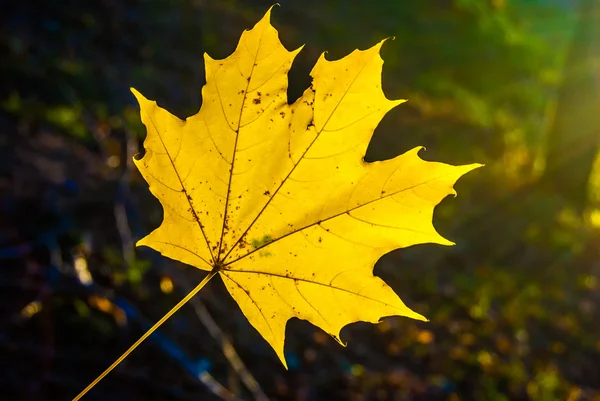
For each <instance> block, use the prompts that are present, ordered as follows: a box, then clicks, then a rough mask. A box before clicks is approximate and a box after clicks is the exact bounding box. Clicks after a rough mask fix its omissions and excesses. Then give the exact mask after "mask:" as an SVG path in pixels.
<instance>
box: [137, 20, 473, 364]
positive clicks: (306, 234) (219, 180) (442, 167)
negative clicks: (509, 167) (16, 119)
mask: <svg viewBox="0 0 600 401" xmlns="http://www.w3.org/2000/svg"><path fill="white" fill-rule="evenodd" d="M269 18H270V11H268V12H267V13H266V15H265V16H264V17H263V18H262V20H261V21H260V22H258V23H257V24H256V25H255V26H254V28H253V29H252V30H250V31H245V32H244V33H243V34H242V37H241V39H240V42H239V44H238V46H237V48H236V50H235V51H234V53H233V54H232V55H230V56H229V57H227V58H226V59H224V60H213V59H212V58H210V57H209V56H205V62H206V85H205V86H204V88H203V89H202V97H203V103H202V107H201V109H200V111H199V112H198V114H196V115H193V116H191V117H189V118H187V119H186V120H185V121H181V120H180V119H179V118H177V117H175V116H173V115H172V114H170V113H169V112H168V111H166V110H165V109H162V108H160V107H158V106H157V105H156V102H153V101H150V100H147V99H146V98H145V97H143V96H142V95H141V94H140V93H139V92H137V91H136V90H134V89H132V90H133V93H134V94H135V96H136V97H137V99H138V101H139V103H140V107H141V116H142V121H143V123H144V124H145V126H146V128H147V138H146V140H145V142H144V147H145V154H144V156H143V157H142V158H141V159H139V160H135V164H136V166H137V167H138V169H139V171H140V172H141V174H142V175H143V177H144V178H145V179H146V181H147V182H148V183H149V186H150V191H151V192H152V194H153V195H154V196H156V197H157V198H158V199H159V200H160V202H161V204H162V206H163V210H164V219H163V222H162V224H161V225H160V227H158V228H157V229H156V230H154V231H153V232H152V233H151V234H150V235H148V236H146V237H145V238H143V239H142V240H140V241H139V242H138V245H145V246H149V247H151V248H154V249H155V250H157V251H159V252H160V253H162V254H163V255H164V256H166V257H169V258H172V259H176V260H179V261H182V262H185V263H187V264H190V265H192V266H195V267H197V268H199V269H202V270H206V271H209V272H211V274H218V275H219V276H220V277H221V278H222V280H223V282H224V283H225V286H226V288H227V290H228V291H229V293H230V294H231V296H232V297H233V298H234V299H235V301H236V302H237V303H238V305H239V306H240V308H241V310H242V312H243V313H244V315H245V316H246V318H247V319H248V321H249V322H250V323H251V324H252V326H254V327H255V328H256V330H258V332H259V333H260V334H261V335H262V336H263V337H264V338H265V340H266V341H267V342H268V343H269V344H270V345H271V346H272V347H273V349H274V350H275V352H276V353H277V355H278V356H279V358H280V360H281V361H282V363H283V364H284V365H285V364H286V361H285V357H284V353H283V349H284V337H285V327H286V323H287V321H288V320H289V319H290V318H293V317H297V318H299V319H304V320H308V321H309V322H311V323H313V324H314V325H316V326H318V327H320V328H322V329H323V330H325V331H326V332H327V333H329V334H331V335H332V336H333V337H334V338H335V339H337V340H338V341H339V342H340V343H341V340H340V337H339V333H340V330H341V329H342V327H344V326H345V325H347V324H349V323H352V322H357V321H367V322H374V323H375V322H379V321H380V319H381V318H382V317H384V316H391V315H402V316H408V317H411V318H414V319H419V320H425V319H424V317H423V316H421V315H420V314H418V313H415V312H413V311H412V310H411V309H409V308H408V307H407V306H406V305H405V304H404V303H403V302H402V301H401V300H400V298H399V297H398V296H397V295H396V294H395V293H394V291H393V290H392V289H391V288H390V287H389V286H388V285H387V284H385V283H384V282H383V280H381V279H380V278H378V277H375V276H373V266H374V264H375V262H376V261H377V260H378V259H379V258H380V257H381V256H382V255H383V254H385V253H387V252H389V251H391V250H394V249H397V248H401V247H407V246H410V245H414V244H422V243H438V244H443V245H451V244H452V243H451V242H450V241H448V240H446V239H444V238H443V237H442V236H440V235H439V234H438V233H437V232H436V230H435V229H434V227H433V225H432V216H433V210H434V207H435V206H436V205H437V204H438V203H439V202H440V201H441V200H442V199H443V198H444V197H446V196H447V195H448V194H455V192H454V190H453V185H454V183H455V182H456V180H457V179H458V178H459V177H461V176H462V175H463V174H465V173H467V172H468V171H470V170H472V169H474V168H476V167H478V166H480V165H479V164H470V165H465V166H451V165H448V164H443V163H435V162H427V161H424V160H422V159H420V158H419V156H418V155H417V153H418V152H419V150H420V149H421V148H415V149H413V150H410V151H408V152H407V153H405V154H403V155H401V156H398V157H396V158H394V159H391V160H386V161H381V162H374V163H367V162H365V161H364V160H363V156H364V154H365V152H366V149H367V145H368V143H369V141H370V139H371V136H372V134H373V130H374V129H375V127H376V126H377V124H378V123H379V121H380V120H381V119H382V118H383V116H384V115H385V114H386V113H387V112H388V111H389V110H390V109H392V108H393V107H395V106H397V105H399V104H400V103H402V102H404V100H394V101H392V100H388V99H387V98H386V97H385V95H384V94H383V91H382V88H381V70H382V65H383V60H382V59H381V57H380V55H379V50H380V48H381V46H382V44H383V41H382V42H380V43H378V44H377V45H375V46H373V47H372V48H370V49H368V50H364V51H358V50H355V51H354V52H352V53H351V54H350V55H348V56H346V57H344V58H343V59H341V60H337V61H328V60H326V59H325V56H324V55H323V56H321V58H320V59H319V60H318V61H317V63H316V65H315V67H314V68H313V70H312V72H311V77H312V78H313V81H312V85H311V87H310V88H309V89H307V90H306V91H305V92H304V94H303V95H302V96H301V97H300V98H299V99H298V100H297V101H296V102H295V103H294V104H292V105H289V104H288V102H287V95H286V93H287V84H288V80H287V73H288V71H289V69H290V67H291V65H292V61H293V60H294V57H295V56H296V55H297V54H298V52H299V51H300V49H297V50H295V51H292V52H289V51H287V50H286V49H285V47H284V46H283V45H282V44H281V42H280V41H279V37H278V33H277V31H276V30H275V28H273V27H272V26H271V24H270V21H269ZM211 277H212V276H211Z"/></svg>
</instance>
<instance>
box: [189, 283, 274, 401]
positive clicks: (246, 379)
mask: <svg viewBox="0 0 600 401" xmlns="http://www.w3.org/2000/svg"><path fill="white" fill-rule="evenodd" d="M186 287H190V289H191V286H186ZM186 291H187V288H186ZM190 303H191V304H192V307H193V308H194V311H195V312H196V315H197V316H198V319H200V321H201V322H202V324H204V326H205V327H206V329H207V330H208V332H209V333H210V335H211V336H212V338H214V339H215V341H216V342H217V343H218V344H219V345H220V346H221V349H222V350H223V354H224V355H225V357H226V358H227V360H228V361H229V364H230V365H231V367H233V369H234V370H235V372H236V373H237V375H238V376H239V377H240V379H241V380H242V382H243V383H244V385H245V386H246V387H247V388H248V390H250V392H251V393H252V395H253V396H254V398H255V399H256V400H257V401H268V400H269V399H268V398H267V396H266V394H265V393H264V392H263V390H262V389H261V388H260V386H259V384H258V382H257V381H256V379H254V376H252V374H251V373H250V371H249V370H248V369H247V368H246V366H245V365H244V363H243V362H242V360H241V359H240V357H239V355H238V354H237V352H236V350H235V348H234V347H233V344H232V343H231V341H229V339H228V338H227V336H225V334H224V333H223V331H222V330H221V328H220V327H219V326H218V325H217V323H216V322H215V321H214V319H213V318H212V316H211V315H210V313H209V312H208V310H207V309H206V307H205V306H204V304H203V303H202V301H201V300H200V299H199V298H197V297H196V298H192V300H191V301H190Z"/></svg>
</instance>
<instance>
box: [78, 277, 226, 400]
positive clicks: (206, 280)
mask: <svg viewBox="0 0 600 401" xmlns="http://www.w3.org/2000/svg"><path fill="white" fill-rule="evenodd" d="M215 274H217V270H213V271H211V272H210V273H208V274H207V275H206V276H205V277H204V279H203V280H202V281H201V282H200V284H198V285H197V286H196V287H195V288H194V289H193V290H192V291H190V292H189V293H188V294H187V295H186V296H185V297H184V298H183V299H182V300H181V301H179V303H177V305H175V306H174V307H173V308H172V309H171V310H170V311H168V312H167V313H166V314H165V315H164V316H163V317H162V318H161V319H160V320H159V321H158V322H156V323H155V324H154V326H152V327H150V328H149V329H148V331H146V332H145V333H144V334H143V335H142V336H141V337H140V338H139V339H138V340H137V341H136V342H135V343H133V345H132V346H131V347H129V349H128V350H127V351H125V352H124V353H123V355H121V356H120V357H119V358H118V359H117V360H116V361H114V362H113V364H112V365H110V366H109V367H108V368H107V369H106V370H105V371H104V372H102V373H101V374H100V376H98V377H97V378H96V379H95V380H94V381H93V382H91V383H90V384H89V385H88V386H87V387H86V388H84V389H83V391H82V392H81V393H79V394H78V395H77V396H76V397H75V398H73V401H78V400H79V399H81V397H83V396H84V395H86V394H87V392H88V391H90V390H91V389H92V388H93V387H94V386H95V385H96V384H98V383H99V382H100V380H102V379H104V377H105V376H106V375H108V374H109V373H110V372H111V371H112V370H113V369H114V368H116V367H117V365H119V364H120V363H121V362H123V360H124V359H125V358H127V357H128V356H129V354H131V353H132V352H133V350H134V349H136V348H137V347H138V346H139V345H140V344H141V343H142V342H143V341H144V340H145V339H146V338H148V337H150V335H151V334H152V333H154V332H155V331H156V329H158V328H159V327H160V326H161V325H162V324H163V323H164V322H166V321H167V320H168V319H169V318H170V317H171V316H173V314H175V312H177V311H178V310H179V309H180V308H181V307H182V306H183V305H185V304H186V303H188V301H189V300H190V299H192V298H193V297H194V296H195V295H196V294H197V293H198V292H199V291H200V290H201V289H202V288H203V287H204V286H205V285H206V283H208V282H209V281H210V279H211V278H213V277H214V276H215Z"/></svg>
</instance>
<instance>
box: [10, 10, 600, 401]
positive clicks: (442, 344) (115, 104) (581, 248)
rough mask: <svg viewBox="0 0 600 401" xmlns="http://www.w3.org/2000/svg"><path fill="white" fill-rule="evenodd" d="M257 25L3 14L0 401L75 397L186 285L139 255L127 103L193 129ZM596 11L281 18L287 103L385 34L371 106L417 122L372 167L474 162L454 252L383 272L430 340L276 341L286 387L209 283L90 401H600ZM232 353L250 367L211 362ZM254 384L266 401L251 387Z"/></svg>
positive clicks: (403, 125) (452, 226)
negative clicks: (319, 63)
mask: <svg viewBox="0 0 600 401" xmlns="http://www.w3.org/2000/svg"><path fill="white" fill-rule="evenodd" d="M271 5H272V3H270V2H267V1H262V0H252V1H241V0H240V1H234V0H228V1H216V0H215V1H212V0H172V1H163V0H147V1H142V0H138V1H134V0H131V1H127V2H119V1H112V0H100V1H97V2H76V1H69V0H57V1H54V2H43V1H35V0H20V1H18V2H11V3H10V4H3V5H2V6H0V7H1V8H0V58H1V60H2V62H1V63H0V197H1V202H2V203H1V207H2V209H1V212H0V228H1V231H0V261H1V266H2V267H1V268H2V271H1V273H0V399H3V400H54V399H56V400H68V399H71V398H72V397H73V396H75V395H76V394H77V393H78V392H79V391H80V390H81V389H82V388H83V387H85V385H87V384H88V383H89V382H90V381H91V380H92V379H93V378H95V377H96V375H97V374H99V373H100V372H101V371H102V370H104V369H105V368H106V367H107V366H108V365H109V364H110V363H111V362H112V361H113V360H114V359H115V358H116V357H118V356H119V355H120V354H121V352H122V351H124V350H125V349H126V348H127V347H128V346H129V345H130V344H131V343H133V342H134V341H135V340H136V339H137V338H138V337H139V336H140V335H141V334H142V333H143V330H144V329H145V328H147V327H148V326H149V325H150V324H152V323H153V322H155V321H156V320H158V319H159V318H160V317H161V316H162V315H163V314H164V313H165V312H167V311H168V310H169V309H170V308H171V307H172V306H173V305H174V304H175V303H176V302H177V301H178V300H179V299H181V298H182V297H183V296H184V294H185V293H186V292H187V290H188V289H189V288H191V286H194V285H195V284H196V283H197V282H199V280H200V279H201V278H202V274H201V273H200V272H198V271H195V270H194V269H193V268H190V267H187V266H182V265H180V264H177V263H175V262H172V261H170V260H166V259H163V258H161V257H159V256H158V255H157V254H155V253H154V252H152V251H150V250H148V249H134V248H133V244H134V243H135V241H136V240H137V239H139V238H141V237H142V236H143V235H145V234H146V233H148V232H149V231H150V230H151V228H152V227H155V226H157V224H158V223H159V222H160V220H161V209H160V206H159V204H158V202H157V201H156V200H155V199H154V198H153V197H152V196H151V195H150V193H149V191H148V189H147V185H146V184H145V182H143V180H142V178H141V176H140V175H139V173H138V172H137V171H135V169H132V168H131V163H130V162H129V161H130V160H131V156H132V155H133V154H135V153H136V152H137V151H138V150H139V149H140V146H141V140H142V139H143V136H144V134H145V133H144V129H143V126H142V125H141V122H140V120H139V112H138V107H137V104H136V103H135V99H134V98H133V96H132V95H131V93H130V92H129V87H130V86H134V87H136V88H137V89H139V90H140V91H141V92H142V93H144V94H145V95H146V96H148V97H149V98H151V99H156V100H157V101H158V103H159V104H160V105H161V106H163V107H166V108H167V109H169V110H171V111H172V112H174V113H175V114H177V115H178V116H180V117H182V118H184V117H186V116H188V115H190V114H192V113H195V112H196V111H197V110H198V108H199V106H200V103H201V97H200V89H201V87H202V85H203V82H204V70H203V61H202V55H203V53H204V52H207V53H209V54H210V55H211V56H212V57H214V58H222V57H225V56H227V55H228V54H230V53H231V51H233V49H234V47H235V44H236V43H237V40H238V38H239V35H240V33H241V31H242V30H243V29H246V28H250V27H251V26H252V25H253V24H254V23H255V22H256V21H257V20H258V19H259V18H260V17H261V16H262V14H263V13H264V12H265V10H266V9H267V8H268V7H269V6H271ZM586 7H587V8H586ZM599 9H600V6H598V1H596V0H581V1H580V2H577V1H566V0H563V1H558V0H554V1H542V0H539V1H534V0H512V1H511V0H435V1H434V0H427V1H421V2H401V1H379V2H369V3H368V4H366V3H364V2H362V1H341V0H340V1H326V2H320V1H316V0H314V1H313V0H311V1H303V2H292V1H286V0H283V1H281V7H277V8H276V9H275V10H274V13H273V24H274V25H275V27H276V28H277V29H278V30H279V31H280V35H281V38H282V41H283V43H284V44H285V45H286V46H287V47H288V48H289V49H291V48H296V47H298V46H300V45H302V44H304V43H306V44H307V46H306V47H305V49H304V50H303V51H302V52H301V54H300V56H299V57H298V59H297V60H298V61H297V62H296V64H295V65H294V67H293V68H292V70H291V73H290V74H291V78H290V79H291V82H290V89H289V97H290V101H293V100H294V99H295V98H296V97H298V96H299V95H300V94H301V93H302V91H303V90H304V88H305V87H307V86H308V85H309V84H310V79H309V77H308V72H309V71H310V69H311V67H312V65H313V64H314V62H315V61H316V59H317V57H318V56H319V55H320V53H321V52H323V51H325V50H327V51H328V58H329V59H335V58H339V57H342V56H344V55H345V54H347V53H349V52H351V51H352V50H353V49H355V48H361V49H364V48H366V47H369V46H371V45H373V44H374V43H376V42H377V41H379V40H381V39H383V38H386V37H390V36H394V37H395V40H393V41H388V42H386V44H385V46H384V48H383V52H382V56H383V58H384V60H385V65H384V77H383V85H384V90H385V92H386V94H387V96H388V97H389V98H408V99H409V102H408V103H406V104H403V105H402V106H400V107H399V108H397V109H395V110H394V111H392V112H390V113H389V114H388V116H386V118H385V119H384V121H383V122H382V124H381V125H380V127H379V128H378V129H377V131H376V133H375V137H374V139H373V141H372V144H371V146H370V148H369V152H368V154H367V160H378V159H384V158H388V157H392V156H395V155H397V154H399V153H402V152H404V151H406V150H408V149H410V148H412V147H414V146H417V145H424V146H426V147H427V151H426V152H425V153H424V154H423V157H425V158H427V159H429V160H437V161H444V162H448V163H452V164H463V163H471V162H482V163H486V168H484V169H481V170H478V171H476V172H474V173H471V174H469V175H468V176H466V177H465V178H463V179H461V180H460V181H459V183H458V185H457V191H458V193H459V196H458V197H457V198H456V199H453V198H450V199H447V200H445V201H444V202H443V203H442V204H441V205H440V206H439V207H438V208H437V209H436V216H435V221H434V223H435V225H436V227H437V228H438V231H439V232H440V233H442V235H444V236H445V237H447V238H449V239H450V240H452V241H454V242H456V243H457V246H455V247H452V248H446V247H441V246H433V245H422V246H417V247H413V248H410V249H404V250H399V251H396V252H393V253H391V254H389V255H386V256H385V257H384V258H382V259H381V260H380V261H379V263H378V264H377V266H376V269H375V272H376V274H378V275H380V276H381V277H383V278H384V279H385V281H386V282H388V283H389V284H390V285H391V286H392V287H393V288H394V290H396V292H397V293H398V294H399V295H400V296H401V297H402V299H403V300H404V301H405V302H406V303H407V304H408V305H409V306H411V307H412V308H413V309H414V310H416V311H417V312H419V313H422V314H424V315H425V316H427V317H428V318H429V319H430V320H431V321H430V322H429V323H421V322H415V321H410V320H408V319H404V318H388V319H386V320H385V321H384V322H383V323H381V324H379V325H369V324H362V323H359V324H354V325H351V326H349V327H347V328H345V329H344V331H343V332H342V337H343V339H344V340H345V341H347V342H348V344H349V346H348V347H347V348H343V347H340V346H339V345H338V344H337V343H336V342H335V341H334V340H333V339H331V338H329V337H328V336H327V335H325V334H324V333H323V332H321V331H320V330H318V329H316V328H314V327H312V326H311V325H309V324H308V323H306V322H300V321H295V320H294V321H291V322H290V324H289V325H288V332H287V333H288V336H287V343H286V353H287V355H288V361H289V365H290V370H289V371H285V370H284V369H283V368H282V366H281V364H280V362H279V361H278V360H277V359H276V357H275V355H274V353H273V352H272V350H271V349H270V348H269V346H268V345H267V344H266V343H265V342H264V340H262V339H261V338H260V337H259V336H258V334H257V333H256V332H255V331H254V330H253V329H252V327H251V326H250V325H249V324H248V323H247V321H246V320H245V318H244V317H243V315H242V314H241V312H240V311H239V309H238V307H237V306H236V305H235V304H234V303H233V301H232V300H231V299H230V297H229V296H228V294H227V293H226V291H224V290H223V288H222V285H221V284H220V283H219V282H211V283H210V285H209V286H208V287H207V288H206V289H204V290H203V291H202V292H201V295H200V296H199V297H197V299H196V300H195V302H193V303H191V304H190V305H189V306H186V307H184V308H183V309H182V310H181V311H180V312H178V313H177V314H176V316H175V317H174V318H172V319H171V320H170V321H169V322H167V324H165V326H164V327H163V329H161V331H160V335H159V336H153V337H152V338H151V339H149V340H148V341H147V342H146V343H145V344H143V345H142V346H141V347H140V348H139V349H137V350H136V351H135V352H134V353H133V354H132V355H131V356H130V357H129V358H128V359H127V360H126V361H125V362H124V363H122V365H121V366H120V367H119V368H117V369H116V370H115V371H114V372H112V373H111V374H110V375H109V376H108V377H107V378H106V379H105V380H104V381H102V382H101V384H100V385H98V386H97V388H95V389H94V390H93V391H92V392H90V393H89V394H88V395H87V396H86V398H85V399H89V400H93V399H110V400H159V399H160V400H188V399H189V400H191V399H194V400H213V399H214V400H217V399H235V397H239V398H242V399H261V397H262V395H261V394H262V393H263V392H264V393H265V394H266V396H267V397H268V399H271V400H451V401H458V400H493V401H496V400H498V401H500V400H541V401H545V400H569V401H575V400H600V369H599V368H598V366H599V364H600V324H599V323H598V322H599V321H600V312H599V308H600V292H599V291H600V283H598V275H599V274H600V258H599V256H600V246H599V245H600V234H599V231H598V228H597V227H598V220H600V219H599V217H598V216H599V215H600V213H599V212H598V211H597V208H598V204H599V202H598V201H599V200H600V195H599V194H600V191H599V190H598V189H599V188H600V185H599V182H600V180H599V179H598V177H600V175H599V174H598V172H599V171H600V169H599V168H598V162H597V161H596V155H597V151H598V138H599V137H600V129H598V123H597V121H598V118H597V115H598V112H597V111H595V110H600V101H597V100H598V93H600V83H599V82H600V68H599V66H600V62H599V61H598V60H600V45H599V43H600V42H599V41H598V39H596V38H600V35H594V29H597V28H594V27H598V26H600V19H594V18H598V15H600V13H599V11H598V10H599ZM578 28H580V29H578ZM588 28H589V29H588ZM594 85H596V86H594ZM565 104H566V105H570V108H569V107H565ZM565 110H566V111H565ZM576 112H577V113H576ZM573 115H575V116H576V117H573ZM565 121H566V122H568V123H565ZM565 127H567V128H572V130H570V129H567V128H565ZM563 150H564V152H563ZM563 153H565V154H568V155H569V157H560V155H561V154H563ZM547 155H554V156H552V157H550V158H549V157H548V156H547ZM557 159H560V163H555V161H556V160H557ZM581 183H583V184H581ZM571 184H573V185H571ZM575 184H577V185H575ZM229 341H231V344H232V345H233V347H234V348H235V351H237V353H238V354H239V357H240V359H241V361H243V363H244V364H245V365H246V368H247V369H241V368H239V367H237V368H236V366H237V365H235V363H233V364H232V363H230V362H229V361H228V359H227V358H226V357H225V356H224V353H223V344H225V350H226V351H227V353H228V354H229V355H230V354H231V352H232V349H231V347H230V345H229V344H230V343H229ZM236 369H237V371H236ZM240 371H241V372H242V375H241V377H242V378H240V374H238V372H240ZM248 373H250V374H251V375H252V376H254V378H255V379H256V382H257V383H258V385H259V386H260V388H261V389H262V390H259V389H257V388H256V386H254V387H253V386H251V387H253V390H252V391H249V390H248V389H246V387H245V386H244V380H245V381H246V382H248V380H249V379H248V378H247V377H246V378H245V379H244V374H246V375H247V374H248Z"/></svg>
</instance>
